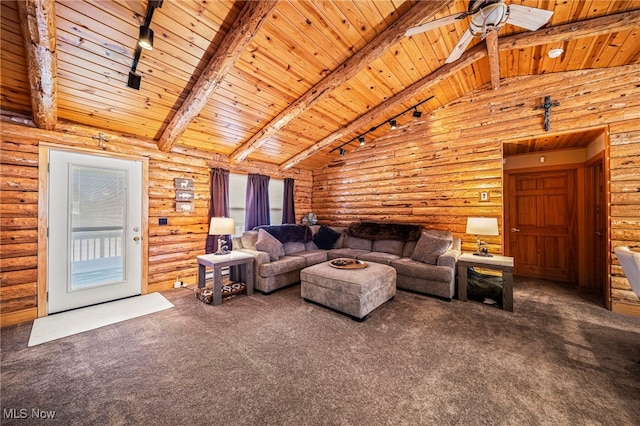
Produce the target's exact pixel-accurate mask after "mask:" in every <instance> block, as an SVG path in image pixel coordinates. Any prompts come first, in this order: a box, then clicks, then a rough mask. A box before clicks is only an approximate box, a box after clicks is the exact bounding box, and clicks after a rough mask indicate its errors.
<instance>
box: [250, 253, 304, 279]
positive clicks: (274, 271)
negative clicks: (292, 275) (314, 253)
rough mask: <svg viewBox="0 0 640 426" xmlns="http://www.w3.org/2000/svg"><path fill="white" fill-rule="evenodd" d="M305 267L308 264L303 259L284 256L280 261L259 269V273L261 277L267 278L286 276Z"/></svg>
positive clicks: (265, 264) (264, 264) (264, 265)
mask: <svg viewBox="0 0 640 426" xmlns="http://www.w3.org/2000/svg"><path fill="white" fill-rule="evenodd" d="M305 266H307V262H306V261H305V259H304V258H303V257H299V256H284V257H281V258H280V259H279V260H274V261H272V262H269V263H263V264H262V265H260V266H259V267H258V273H259V274H260V276H261V277H264V278H267V277H273V276H276V275H282V274H286V273H288V272H294V271H297V270H299V269H302V268H304V267H305Z"/></svg>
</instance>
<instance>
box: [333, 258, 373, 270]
mask: <svg viewBox="0 0 640 426" xmlns="http://www.w3.org/2000/svg"><path fill="white" fill-rule="evenodd" d="M329 265H331V266H333V267H334V268H338V269H362V268H366V267H367V263H366V262H363V261H362V260H356V259H348V258H343V257H341V258H339V259H333V260H332V261H330V262H329Z"/></svg>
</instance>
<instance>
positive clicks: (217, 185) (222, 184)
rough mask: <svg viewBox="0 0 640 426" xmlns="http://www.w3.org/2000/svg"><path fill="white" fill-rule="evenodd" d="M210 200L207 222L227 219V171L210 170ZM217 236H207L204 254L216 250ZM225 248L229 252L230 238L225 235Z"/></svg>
mask: <svg viewBox="0 0 640 426" xmlns="http://www.w3.org/2000/svg"><path fill="white" fill-rule="evenodd" d="M210 189H211V198H210V199H209V200H210V201H209V221H208V222H207V232H208V230H209V222H211V218H212V217H229V170H224V169H211V188H210ZM218 238H219V236H218V235H207V243H206V247H205V252H206V253H213V252H215V251H216V250H218ZM224 238H225V240H226V241H227V246H229V250H231V237H230V236H229V235H225V237H224Z"/></svg>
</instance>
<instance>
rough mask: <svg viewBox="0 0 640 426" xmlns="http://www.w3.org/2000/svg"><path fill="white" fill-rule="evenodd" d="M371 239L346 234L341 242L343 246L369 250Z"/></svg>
mask: <svg viewBox="0 0 640 426" xmlns="http://www.w3.org/2000/svg"><path fill="white" fill-rule="evenodd" d="M371 245H372V244H371V240H365V239H364V238H358V237H352V236H351V235H347V236H346V237H345V239H344V242H343V243H342V247H343V248H348V249H357V250H366V251H371Z"/></svg>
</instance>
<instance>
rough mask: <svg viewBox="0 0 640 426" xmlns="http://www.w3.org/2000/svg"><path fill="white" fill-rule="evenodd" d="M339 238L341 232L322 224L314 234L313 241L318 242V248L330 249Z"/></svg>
mask: <svg viewBox="0 0 640 426" xmlns="http://www.w3.org/2000/svg"><path fill="white" fill-rule="evenodd" d="M338 238H340V233H339V232H336V231H334V230H333V229H331V228H329V227H328V226H326V225H322V226H320V229H318V232H317V233H316V235H314V236H313V242H314V243H316V245H317V246H318V248H321V249H324V250H329V249H332V248H333V245H334V244H335V243H336V241H338Z"/></svg>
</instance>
